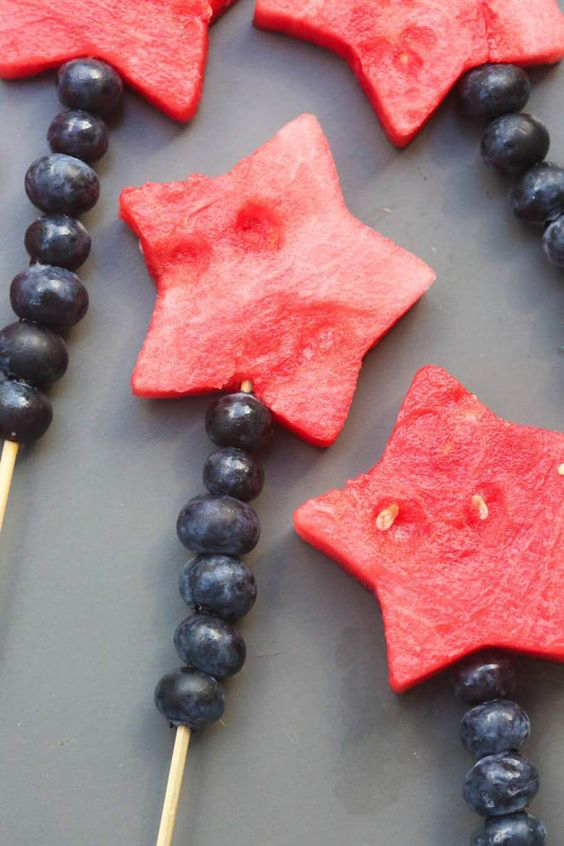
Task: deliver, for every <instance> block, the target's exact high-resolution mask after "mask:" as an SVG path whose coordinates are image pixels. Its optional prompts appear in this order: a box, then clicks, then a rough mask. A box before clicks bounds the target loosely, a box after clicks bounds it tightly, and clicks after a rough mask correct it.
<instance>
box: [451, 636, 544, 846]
mask: <svg viewBox="0 0 564 846" xmlns="http://www.w3.org/2000/svg"><path fill="white" fill-rule="evenodd" d="M515 681H516V678H515V669H514V666H513V663H512V661H511V659H510V658H509V657H508V656H506V655H504V654H501V653H496V652H489V653H482V654H478V655H474V656H471V657H470V658H469V659H467V660H466V661H465V662H463V663H462V664H460V665H459V666H458V667H457V669H456V672H455V676H454V692H455V694H456V696H457V697H458V698H459V699H461V700H462V701H463V702H465V703H466V704H468V705H471V706H472V707H471V708H470V710H469V711H467V712H466V714H465V715H464V717H463V718H462V724H461V727H460V739H461V741H462V743H463V745H464V747H465V748H466V749H467V750H468V752H469V753H470V754H471V755H472V756H473V758H474V759H475V761H476V763H475V764H474V766H473V767H472V768H471V769H470V770H469V772H468V773H467V775H466V779H465V781H464V798H465V800H466V802H467V803H468V805H469V806H470V808H472V810H473V811H476V813H478V814H480V815H481V816H483V817H486V821H485V823H484V826H483V827H482V828H480V829H479V830H478V831H476V832H475V833H474V835H473V836H472V846H543V844H544V843H545V842H546V829H545V827H544V825H543V824H542V822H541V821H540V820H538V819H537V818H536V817H534V816H532V814H529V813H527V811H526V808H527V806H528V805H529V803H530V802H531V800H532V799H533V798H534V796H535V795H536V793H537V791H538V789H539V775H538V771H537V768H536V767H535V766H534V765H533V764H532V763H531V762H530V761H529V759H528V758H526V757H525V756H524V755H522V754H521V753H520V752H519V750H520V749H521V747H522V746H523V744H524V743H525V742H526V741H527V740H528V738H529V734H530V730H531V726H530V722H529V717H528V716H527V714H526V713H525V711H523V709H522V708H521V707H520V706H519V705H517V704H516V703H515V702H512V701H511V700H510V699H508V698H507V697H509V696H511V695H512V693H513V691H514V689H515Z"/></svg>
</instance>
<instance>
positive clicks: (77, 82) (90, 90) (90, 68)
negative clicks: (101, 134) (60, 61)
mask: <svg viewBox="0 0 564 846" xmlns="http://www.w3.org/2000/svg"><path fill="white" fill-rule="evenodd" d="M57 93H58V95H59V99H60V101H61V102H62V103H64V104H65V106H68V107H69V108H70V109H85V110H86V111H87V112H93V113H94V114H97V115H102V116H103V117H109V116H110V115H113V114H114V113H115V112H116V111H117V109H118V108H119V104H120V101H121V95H122V93H123V83H122V81H121V77H120V76H119V74H118V73H116V71H115V70H114V69H113V68H112V67H111V65H108V64H107V63H106V62H102V61H100V60H99V59H72V60H71V61H70V62H66V63H65V64H64V65H62V66H61V67H60V68H59V72H58V74H57Z"/></svg>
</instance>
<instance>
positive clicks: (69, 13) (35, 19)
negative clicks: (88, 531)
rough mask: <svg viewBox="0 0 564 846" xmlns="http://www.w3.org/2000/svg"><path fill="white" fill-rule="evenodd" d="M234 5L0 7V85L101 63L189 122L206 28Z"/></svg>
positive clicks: (204, 1) (7, 2)
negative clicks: (71, 65) (78, 63)
mask: <svg viewBox="0 0 564 846" xmlns="http://www.w3.org/2000/svg"><path fill="white" fill-rule="evenodd" d="M232 2H234V0H210V2H208V0H180V1H179V0H119V2H113V0H63V2H59V0H0V77H3V78H4V79H12V78H15V77H22V76H32V75H33V74H36V73H40V72H41V71H44V70H48V69H49V68H53V67H58V66H59V65H61V64H63V63H64V62H66V61H67V60H68V59H75V58H79V57H82V56H90V57H95V58H99V59H104V60H105V61H106V62H109V64H111V65H113V67H114V68H115V69H116V70H117V71H118V72H119V73H120V74H121V76H122V77H123V79H124V81H125V82H127V83H128V84H129V85H131V87H132V88H135V89H136V90H137V91H138V92H139V93H140V94H142V95H143V96H144V97H146V98H147V100H149V102H151V103H153V104H154V105H155V106H156V107H157V108H159V109H161V110H162V111H163V112H165V114H167V115H169V116H170V117H172V118H175V119H176V120H181V121H185V120H189V119H190V118H191V117H193V115H194V114H195V112H196V110H197V108H198V103H199V101H200V97H201V93H202V84H203V78H204V69H205V63H206V54H207V46H208V27H209V25H210V23H211V22H212V21H213V20H214V19H215V18H216V17H217V16H218V15H220V14H221V13H222V12H223V11H224V10H225V9H226V8H227V7H228V6H230V5H231V3H232Z"/></svg>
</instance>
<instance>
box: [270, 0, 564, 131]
mask: <svg viewBox="0 0 564 846" xmlns="http://www.w3.org/2000/svg"><path fill="white" fill-rule="evenodd" d="M255 23H256V25H257V26H259V27H263V28H264V29H272V30H278V31H280V32H284V33H286V34H288V35H292V36H294V37H296V38H302V39H304V40H306V41H312V42H314V43H315V44H319V45H321V46H322V47H328V48H329V49H330V50H333V51H334V52H336V53H337V54H338V55H339V56H342V57H343V58H344V59H346V60H347V61H348V63H349V64H350V65H351V67H352V69H353V71H354V72H355V74H356V75H357V77H358V78H359V80H360V83H361V85H362V86H363V88H364V89H365V91H366V93H367V94H368V97H369V98H370V101H371V103H372V105H373V107H374V109H375V111H376V114H377V115H378V117H379V118H380V121H381V122H382V125H383V127H384V130H385V131H386V133H387V134H388V136H389V138H390V140H391V141H393V143H394V144H397V145H398V146H399V147H402V146H404V145H405V144H408V143H409V142H410V141H411V140H412V139H413V137H414V136H415V135H416V134H417V132H418V131H419V130H420V129H421V127H422V126H423V124H424V123H425V122H426V121H427V120H428V119H429V117H430V116H431V115H432V113H433V112H434V111H435V109H436V108H437V107H438V106H439V104H440V103H441V101H442V100H443V99H444V97H445V96H446V95H447V93H448V92H449V91H450V89H451V88H452V86H453V85H454V84H455V82H456V81H457V80H458V78H459V77H460V76H461V75H462V74H463V73H464V72H465V71H467V70H469V69H470V68H472V67H476V66H477V65H481V64H484V63H485V62H512V63H515V64H519V65H529V64H542V63H545V62H555V61H557V60H558V59H560V58H562V56H563V55H564V16H563V15H562V13H561V12H560V11H559V9H558V5H557V3H556V0H449V2H445V0H257V5H256V12H255Z"/></svg>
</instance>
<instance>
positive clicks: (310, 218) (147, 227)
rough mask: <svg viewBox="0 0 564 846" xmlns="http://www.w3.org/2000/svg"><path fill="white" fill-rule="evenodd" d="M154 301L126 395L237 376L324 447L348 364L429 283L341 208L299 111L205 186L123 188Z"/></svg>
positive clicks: (313, 132) (233, 380) (220, 386)
mask: <svg viewBox="0 0 564 846" xmlns="http://www.w3.org/2000/svg"><path fill="white" fill-rule="evenodd" d="M121 216H122V217H123V218H124V220H126V221H127V223H129V225H130V226H131V227H132V228H133V230H134V231H135V232H136V234H137V235H138V236H139V238H140V239H141V245H142V248H143V253H144V256H145V260H146V262H147V266H148V268H149V271H150V273H151V274H152V275H153V276H154V277H155V281H156V284H157V303H156V306H155V311H154V313H153V318H152V321H151V325H150V327H149V332H148V334H147V338H146V340H145V344H144V346H143V349H142V351H141V354H140V356H139V359H138V361H137V365H136V368H135V372H134V374H133V390H134V393H136V394H138V395H139V396H144V397H179V396H184V395H186V394H198V393H203V392H208V391H217V390H232V389H234V388H238V386H239V385H240V384H241V382H242V381H243V380H245V379H250V380H251V381H252V383H253V389H254V392H255V394H256V395H257V397H259V399H261V400H262V401H263V402H265V403H266V404H267V405H268V406H269V408H270V409H271V410H272V411H273V413H274V414H275V416H276V417H277V418H278V419H279V420H280V421H281V422H282V423H284V424H286V425H287V426H288V427H289V428H290V429H293V430H294V431H295V432H297V433H298V434H299V435H301V436H303V437H304V438H306V440H309V441H311V442H312V443H315V444H318V445H321V446H327V445H328V444H330V443H331V442H332V441H333V440H334V439H335V438H336V437H337V435H338V433H339V431H340V430H341V428H342V426H343V424H344V422H345V419H346V416H347V413H348V410H349V406H350V404H351V401H352V397H353V393H354V389H355V385H356V381H357V377H358V373H359V370H360V367H361V363H362V358H363V356H364V355H365V353H366V352H367V350H369V349H370V347H372V346H373V345H374V344H375V343H376V342H377V341H378V339H379V338H381V337H382V335H383V334H384V333H385V332H387V331H388V330H389V329H390V328H391V327H392V326H393V325H394V323H395V322H396V321H397V320H399V318H400V317H401V316H402V315H403V314H404V313H405V312H406V311H407V310H408V309H409V308H410V307H411V306H412V305H413V304H414V303H415V301H416V300H418V299H419V297H421V295H422V294H423V293H424V291H426V290H427V288H428V287H429V286H430V285H431V283H432V282H433V279H434V274H433V271H432V270H431V268H430V267H428V266H427V265H426V264H425V263H424V262H422V261H421V260H420V259H418V258H416V257H415V256H413V255H411V254H410V253H408V252H406V251H405V250H403V249H401V247H398V246H397V245H396V244H394V243H393V242H392V241H390V240H388V239H387V238H383V237H382V236H381V235H378V234H377V233H376V232H374V231H373V230H372V229H369V228H368V227H367V226H365V225H364V224H363V223H361V222H360V221H359V220H357V219H356V218H355V217H353V215H352V214H351V213H350V212H349V211H348V210H347V208H346V206H345V203H344V200H343V196H342V194H341V189H340V186H339V178H338V175H337V171H336V168H335V163H334V161H333V158H332V156H331V151H330V150H329V146H328V143H327V140H326V138H325V136H324V135H323V132H322V130H321V127H320V126H319V123H318V122H317V120H316V119H315V118H314V117H313V116H311V115H302V116H301V117H299V118H297V119H296V120H294V121H292V123H289V124H288V125H287V126H285V127H284V128H283V129H282V130H281V131H280V132H278V134H277V135H276V136H275V137H274V138H273V139H272V140H271V141H268V142H267V143H266V144H264V145H263V146H262V147H260V148H259V149H258V150H257V151H256V152H255V153H254V154H253V155H251V156H249V158H247V159H243V161H241V162H239V163H238V164H237V165H236V166H235V167H234V169H233V170H232V171H231V172H230V173H227V174H225V175H223V176H220V177H218V178H216V179H210V178H209V177H207V176H201V175H196V176H192V177H191V178H189V179H188V180H187V181H186V182H172V183H166V184H155V183H149V184H147V185H144V186H142V187H140V188H127V189H125V191H124V192H123V193H122V196H121Z"/></svg>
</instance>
